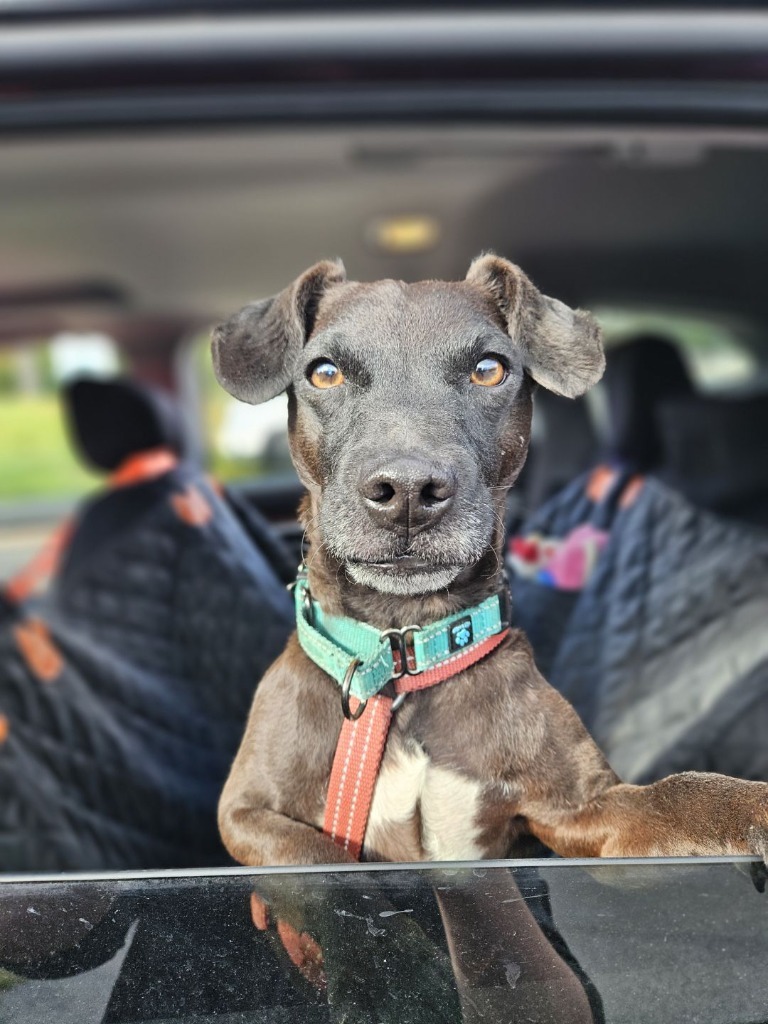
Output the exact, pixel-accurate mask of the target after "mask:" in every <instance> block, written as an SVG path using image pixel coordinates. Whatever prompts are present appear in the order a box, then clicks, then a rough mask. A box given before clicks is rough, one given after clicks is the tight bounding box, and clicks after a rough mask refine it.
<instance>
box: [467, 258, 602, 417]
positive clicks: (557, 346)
mask: <svg viewBox="0 0 768 1024" xmlns="http://www.w3.org/2000/svg"><path fill="white" fill-rule="evenodd" d="M467 281H468V282H469V283H470V284H473V285H475V286H477V287H479V288H482V289H483V290H484V291H485V292H486V293H488V294H489V295H490V296H491V298H492V299H493V300H494V301H495V302H496V304H497V306H498V307H499V310H500V312H501V315H502V317H503V319H504V322H505V324H506V327H507V333H508V334H509V335H510V337H511V338H513V339H514V340H515V341H516V342H517V343H518V344H519V346H520V348H521V349H522V352H523V363H524V365H525V368H526V370H527V371H528V373H529V374H530V375H531V377H533V379H534V380H535V381H537V382H538V383H539V384H541V385H543V387H545V388H547V389H548V390H549V391H554V392H555V394H556V395H565V396H566V397H567V398H576V397H577V396H578V395H583V394H584V392H585V391H587V390H588V389H589V388H591V387H592V385H593V384H596V383H597V382H598V381H599V380H600V378H601V377H602V375H603V370H604V369H605V356H604V354H603V346H602V342H601V338H600V328H599V326H598V324H597V321H596V320H595V319H594V318H593V317H592V316H591V315H590V314H589V313H585V312H584V311H583V310H578V309H577V310H573V309H570V308H569V307H568V306H566V305H565V304H564V303H562V302H558V301H557V299H550V298H549V297H548V296H546V295H542V294H541V292H540V291H538V289H537V288H536V287H535V286H534V285H533V284H532V283H531V281H529V279H528V278H527V277H526V275H525V274H524V273H523V272H522V270H521V269H520V268H519V267H516V266H515V264H514V263H510V262H509V260H505V259H502V258H501V257H500V256H494V255H493V254H492V253H489V254H487V255H485V256H478V257H477V259H476V260H473V262H472V265H471V266H470V268H469V272H468V273H467Z"/></svg>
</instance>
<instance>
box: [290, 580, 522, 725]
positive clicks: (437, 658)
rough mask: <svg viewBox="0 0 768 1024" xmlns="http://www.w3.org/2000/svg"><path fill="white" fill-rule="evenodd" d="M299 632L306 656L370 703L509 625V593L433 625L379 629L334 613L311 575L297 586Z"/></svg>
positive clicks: (345, 696) (345, 700)
mask: <svg viewBox="0 0 768 1024" xmlns="http://www.w3.org/2000/svg"><path fill="white" fill-rule="evenodd" d="M294 597H295V601H296V631H297V634H298V638H299V643H300V644H301V646H302V648H303V650H304V652H305V654H307V656H308V657H309V658H311V659H312V661H314V662H315V664H316V665H318V666H319V667H320V668H321V669H323V671H324V672H327V673H328V675H329V676H331V678H332V679H335V680H336V682H337V683H338V684H339V686H341V687H342V707H343V708H344V713H345V715H346V716H347V717H353V716H351V715H350V714H349V696H350V694H351V695H352V696H353V697H357V699H358V700H360V701H363V702H364V701H366V700H368V699H369V698H370V697H373V696H375V695H376V694H377V693H379V692H380V691H381V690H383V689H384V687H385V686H386V685H387V683H389V682H390V681H392V680H396V679H400V678H401V677H402V676H405V675H419V674H421V673H423V672H428V671H429V670H431V669H436V668H438V667H439V666H440V665H441V664H443V663H445V662H448V661H450V660H452V659H455V658H456V657H457V655H458V654H462V655H463V654H464V653H465V652H469V651H471V650H472V649H473V648H475V647H478V646H479V645H480V644H482V643H483V641H485V640H487V639H488V638H489V637H491V636H493V635H494V634H497V633H501V632H503V631H504V630H506V629H508V627H509V591H508V590H507V588H506V585H505V586H504V588H503V590H502V592H501V593H500V594H494V595H493V596H492V597H489V598H486V600H485V601H482V602H481V603H480V604H478V605H475V606H474V607H472V608H466V609H464V610H463V611H461V612H457V613H456V614H455V615H448V616H446V617H445V618H444V619H438V621H437V622H432V623H430V624H429V625H427V626H405V627H403V628H402V629H385V630H379V629H376V628H375V627H374V626H370V625H368V623H366V622H360V621H358V620H357V619H350V618H346V617H344V616H340V615H328V614H327V613H326V612H324V611H323V609H322V608H321V607H320V605H319V604H318V602H317V601H315V600H314V598H313V597H312V595H311V593H310V590H309V584H308V582H307V577H306V573H305V572H303V571H300V572H299V575H298V578H297V580H296V584H295V586H294Z"/></svg>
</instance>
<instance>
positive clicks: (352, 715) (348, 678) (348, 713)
mask: <svg viewBox="0 0 768 1024" xmlns="http://www.w3.org/2000/svg"><path fill="white" fill-rule="evenodd" d="M360 664H361V661H360V659H359V658H353V659H352V661H351V662H350V665H349V668H348V669H347V674H346V675H345V676H344V682H343V683H342V684H341V710H342V711H343V712H344V717H345V718H346V719H347V721H349V722H356V721H357V720H358V718H359V717H360V715H362V713H363V712H364V711H365V708H366V705H367V704H368V701H367V700H362V701H360V707H359V708H358V709H357V711H353V710H352V708H351V707H350V706H349V691H350V688H351V686H352V676H353V675H354V674H355V669H356V668H357V666H358V665H360Z"/></svg>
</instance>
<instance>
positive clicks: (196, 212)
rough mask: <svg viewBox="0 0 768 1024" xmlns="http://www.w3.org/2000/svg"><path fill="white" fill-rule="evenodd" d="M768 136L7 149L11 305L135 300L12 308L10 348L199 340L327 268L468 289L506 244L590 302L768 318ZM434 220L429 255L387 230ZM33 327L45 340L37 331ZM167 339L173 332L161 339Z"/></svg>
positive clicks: (547, 286)
mask: <svg viewBox="0 0 768 1024" xmlns="http://www.w3.org/2000/svg"><path fill="white" fill-rule="evenodd" d="M766 180H768V133H765V132H759V131H746V130H742V131H728V130H726V129H718V130H713V129H696V128H687V129H685V128H684V129H674V130H672V129H664V128H648V129H642V128H625V129H621V128H611V127H593V128H589V127H584V128H573V127H568V128H564V127H563V128H559V127H557V126H553V127H550V128H532V127H525V126H520V125H505V126H499V127H482V128H477V129H471V128H465V127H462V128H455V129H451V128H446V127H444V126H443V127H440V126H421V127H410V128H403V127H396V126H393V127H391V128H366V129H363V128H354V127H349V128H338V127H334V128H303V129H283V130H244V129H242V128H241V129H237V130H234V129H218V130H205V131H201V130H198V131H188V130H187V131H182V130H178V131H172V132H166V133H164V134H162V135H160V134H158V133H140V132H125V133H111V134H108V135H98V134H92V135H87V134H81V135H78V136H76V137H71V136H60V137H47V138H46V137H40V138H24V139H20V138H19V139H15V140H5V141H4V143H3V159H2V161H0V189H1V190H2V194H3V196H4V198H5V203H4V205H3V212H2V216H1V218H0V292H1V293H2V294H3V295H5V296H6V300H7V299H8V297H9V296H12V295H13V293H14V289H26V290H27V291H29V290H30V289H32V290H35V289H36V290H38V291H39V292H41V293H45V292H46V290H48V291H49V292H51V290H53V292H55V290H56V289H57V288H58V289H61V288H62V287H63V285H65V284H66V283H67V282H69V283H72V282H78V281H80V282H93V281H95V280H97V281H102V282H106V283H107V284H108V287H109V289H111V290H112V291H113V292H114V295H115V297H118V296H119V299H117V298H116V301H114V302H109V301H108V300H107V301H105V296H104V295H101V296H92V299H93V301H89V302H84V303H81V304H79V306H78V308H75V306H76V305H77V304H75V303H73V302H72V301H71V300H70V301H68V302H62V303H59V304H58V305H57V303H56V302H55V301H54V302H46V303H42V304H41V303H30V302H28V301H24V302H18V303H16V304H14V303H13V302H8V301H6V302H4V304H3V308H4V320H5V324H4V326H3V328H2V330H0V338H5V339H6V340H11V339H13V338H21V337H25V336H26V337H31V336H34V335H37V336H38V337H40V336H41V334H40V333H39V332H40V331H41V330H42V329H43V328H44V326H45V324H53V323H54V322H56V323H61V324H62V327H61V328H59V329H64V328H66V329H73V327H74V325H75V324H77V323H83V324H84V325H87V326H89V328H92V327H93V325H94V323H99V324H100V325H101V328H103V327H104V326H105V325H106V324H107V323H110V324H111V326H112V329H113V330H118V333H119V324H120V323H121V322H125V323H129V324H130V325H131V328H130V329H129V330H128V332H127V333H128V334H129V335H130V334H131V332H132V331H139V330H140V328H139V327H138V326H137V325H139V324H141V323H142V322H145V323H146V326H147V327H149V326H150V324H151V323H152V322H155V323H156V324H158V323H163V324H164V325H166V326H167V325H168V324H170V323H173V324H174V325H176V326H178V327H179V329H180V330H181V332H182V333H188V332H189V331H190V330H193V329H199V328H200V326H201V325H203V324H206V323H209V322H211V321H212V320H215V319H217V318H218V317H219V316H222V315H225V314H227V313H229V312H231V310H232V309H234V308H237V307H238V306H240V305H242V304H244V303H245V302H247V301H249V300H251V299H253V298H256V297H260V296H263V295H265V294H271V293H273V292H275V291H277V290H279V289H280V288H282V287H284V286H285V285H286V284H287V283H288V282H289V281H290V280H291V279H292V278H293V277H295V276H296V275H297V274H298V273H299V272H300V271H301V270H302V269H303V268H304V267H305V266H307V265H308V264H310V263H312V262H313V261H315V260H317V259H321V258H324V257H329V256H337V255H339V256H341V257H342V258H343V259H344V260H345V263H346V265H347V270H348V272H349V274H350V277H353V278H359V279H362V280H365V279H373V278H379V277H398V278H404V279H406V280H414V279H424V278H431V277H442V278H448V279H456V278H460V277H463V275H464V273H465V272H466V268H467V266H468V264H469V261H470V260H471V258H472V257H473V256H474V255H476V254H477V253H478V252H479V251H482V250H484V249H495V250H497V251H498V252H500V253H503V254H504V255H506V256H508V257H510V258H511V259H514V260H515V261H516V262H519V263H520V264H522V265H523V266H524V267H525V269H526V270H527V271H529V272H530V274H531V276H532V277H533V279H534V280H535V281H536V283H537V284H538V285H539V286H540V287H541V288H542V290H544V291H547V292H549V293H551V294H555V295H557V296H558V297H561V298H563V299H565V300H566V301H569V302H571V303H573V304H582V305H590V304H596V303H601V304H603V305H606V304H612V305H616V304H623V305H645V306H648V305H652V306H655V307H657V308H658V307H664V306H669V307H671V308H689V309H696V310H707V309H711V310H713V311H718V312H721V313H725V314H729V313H730V314H738V315H739V316H740V317H742V318H744V319H747V320H751V321H753V322H754V321H756V322H762V321H765V320H768V292H767V291H766V289H765V288H764V281H763V269H762V268H763V267H764V266H765V265H766V256H768V190H766V189H765V187H764V182H765V181H766ZM393 215H427V216H429V217H432V218H434V219H435V220H436V221H437V223H438V224H439V227H440V240H439V242H438V243H437V245H435V246H434V247H433V248H431V249H427V250H426V251H423V252H416V253H394V252H385V251H382V250H381V249H380V248H377V247H376V246H375V245H372V244H371V242H370V233H369V230H368V229H369V226H370V224H371V222H372V221H373V220H374V219H375V218H377V217H388V216H393ZM25 324H26V325H28V326H26V327H25ZM157 343H158V344H165V343H167V331H165V330H162V331H159V332H158V340H157Z"/></svg>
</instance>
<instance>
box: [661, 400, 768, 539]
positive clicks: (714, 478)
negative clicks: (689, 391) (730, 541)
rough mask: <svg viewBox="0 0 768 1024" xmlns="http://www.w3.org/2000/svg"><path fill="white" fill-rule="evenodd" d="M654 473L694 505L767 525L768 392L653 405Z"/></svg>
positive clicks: (744, 520)
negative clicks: (659, 453) (660, 461)
mask: <svg viewBox="0 0 768 1024" xmlns="http://www.w3.org/2000/svg"><path fill="white" fill-rule="evenodd" d="M656 420H657V426H658V430H659V436H660V438H661V442H662V446H663V449H664V465H663V466H662V468H661V470H660V473H659V475H660V477H661V479H662V480H664V481H665V482H666V483H668V484H669V486H670V487H673V488H674V489H675V490H677V491H679V492H680V493H681V494H684V495H685V497H686V498H687V499H688V500H689V501H690V502H692V503H693V504H694V505H698V506H700V507H701V508H707V509H710V510H711V511H713V512H718V513H719V514H720V515H724V516H728V517H730V518H734V519H740V520H742V521H743V522H747V523H754V524H755V525H758V526H768V458H766V452H767V451H768V395H750V396H748V397H724V396H723V397H721V396H716V397H715V396H713V397H700V398H696V399H693V400H692V399H686V398H679V399H672V400H667V401H665V402H662V403H660V404H659V407H658V409H657V412H656Z"/></svg>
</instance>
